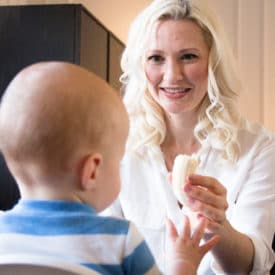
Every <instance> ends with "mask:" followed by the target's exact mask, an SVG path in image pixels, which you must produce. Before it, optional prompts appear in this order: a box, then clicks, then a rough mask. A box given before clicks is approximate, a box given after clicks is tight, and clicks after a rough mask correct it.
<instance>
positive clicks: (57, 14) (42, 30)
mask: <svg viewBox="0 0 275 275" xmlns="http://www.w3.org/2000/svg"><path fill="white" fill-rule="evenodd" d="M74 46H75V6H74V5H49V6H46V5H44V6H43V5H41V6H2V7H0V60H1V62H0V94H2V93H3V91H4V89H5V88H6V86H7V85H8V83H9V82H10V80H11V79H12V78H13V77H14V75H15V74H16V73H17V72H18V71H19V70H21V69H22V68H23V67H25V66H27V65H29V64H32V63H34V62H38V61H47V60H61V61H68V62H73V63H75V62H76V63H77V60H76V55H75V47H74Z"/></svg>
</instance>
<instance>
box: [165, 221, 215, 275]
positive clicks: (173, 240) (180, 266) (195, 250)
mask: <svg viewBox="0 0 275 275" xmlns="http://www.w3.org/2000/svg"><path fill="white" fill-rule="evenodd" d="M167 226H168V239H169V243H170V250H169V252H168V253H167V265H168V270H167V271H168V272H167V274H168V275H182V274H184V275H194V274H197V269H198V266H199V264H200V262H201V260H202V258H203V257H204V255H205V254H206V253H207V252H208V251H209V250H211V249H212V248H213V247H214V246H215V245H216V244H217V242H218V241H219V237H218V236H214V237H212V238H211V239H210V240H208V241H207V242H205V243H204V244H200V241H201V239H202V237H203V234H204V229H205V226H206V220H205V219H204V218H201V219H200V222H199V223H198V225H197V227H196V228H195V230H194V232H193V234H191V229H190V221H189V218H188V217H187V216H184V226H183V230H182V232H181V233H180V234H178V232H177V230H176V228H175V226H174V224H173V223H172V222H171V221H170V220H168V222H167Z"/></svg>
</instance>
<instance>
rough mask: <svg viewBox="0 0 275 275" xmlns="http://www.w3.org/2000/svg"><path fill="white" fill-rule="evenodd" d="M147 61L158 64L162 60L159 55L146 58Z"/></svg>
mask: <svg viewBox="0 0 275 275" xmlns="http://www.w3.org/2000/svg"><path fill="white" fill-rule="evenodd" d="M147 60H148V61H150V62H153V63H160V62H162V61H163V60H164V58H163V57H162V56H161V55H151V56H149V57H148V58H147Z"/></svg>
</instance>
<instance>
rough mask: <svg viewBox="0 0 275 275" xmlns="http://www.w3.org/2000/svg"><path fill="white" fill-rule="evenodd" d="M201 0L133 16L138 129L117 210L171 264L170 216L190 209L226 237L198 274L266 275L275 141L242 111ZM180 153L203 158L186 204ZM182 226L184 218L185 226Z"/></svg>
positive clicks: (127, 57) (223, 49)
mask: <svg viewBox="0 0 275 275" xmlns="http://www.w3.org/2000/svg"><path fill="white" fill-rule="evenodd" d="M199 4H200V3H199V1H198V3H197V4H195V3H194V2H193V1H183V0H182V1H180V0H155V1H153V2H152V3H151V4H150V5H149V6H148V7H147V8H146V9H145V10H144V11H142V12H141V14H140V15H138V16H137V18H136V19H135V21H134V22H133V24H132V26H131V28H130V32H129V37H128V41H127V44H126V49H125V51H124V53H123V56H122V69H123V71H124V73H123V75H122V77H121V80H122V82H124V84H125V96H124V102H125V104H126V107H127V109H128V113H129V116H130V126H131V131H130V135H129V139H128V146H127V154H126V155H125V157H124V160H123V162H122V165H121V175H122V184H123V187H122V192H121V194H120V197H119V200H118V201H117V202H116V203H115V204H114V206H113V208H112V211H113V214H116V215H122V216H124V217H126V218H127V219H131V220H133V221H134V222H135V224H136V225H137V226H138V228H139V229H140V230H141V232H142V233H143V235H144V237H145V239H146V240H147V242H148V244H149V246H150V248H151V249H152V251H153V254H154V256H155V257H156V259H157V263H158V265H159V266H160V268H161V269H162V271H163V272H165V270H166V263H165V255H166V254H167V240H166V229H165V220H166V218H167V217H170V218H171V219H172V220H173V221H174V222H175V223H178V224H179V223H180V220H181V216H182V213H183V212H184V211H186V209H189V210H191V211H192V213H193V216H195V217H200V216H204V217H206V218H207V220H208V225H207V228H206V232H205V236H204V238H205V240H207V239H208V238H210V237H211V236H212V235H213V234H218V235H219V236H220V237H221V240H220V242H219V243H218V245H217V246H216V247H215V248H213V249H212V251H211V253H208V254H207V255H206V257H205V258H204V259H203V261H202V263H201V265H200V268H199V271H198V274H229V273H230V274H248V273H251V274H266V273H267V272H269V270H270V268H271V266H272V264H273V263H274V253H273V251H272V247H271V243H272V238H273V234H274V231H275V218H274V217H275V210H274V208H275V206H274V204H275V169H274V168H273V167H274V163H275V141H274V136H273V135H272V134H270V133H268V132H267V131H266V130H265V129H263V128H262V127H261V126H258V125H255V124H252V123H250V122H248V121H247V120H245V119H244V118H242V117H241V115H240V113H239V111H238V110H237V106H236V105H237V100H238V94H239V92H240V90H241V85H240V81H239V80H238V74H237V72H235V66H234V63H233V62H232V60H233V57H232V54H231V51H230V49H229V48H228V43H227V41H226V39H225V37H224V35H223V30H222V29H221V25H220V23H219V22H218V21H217V20H216V19H215V17H214V15H213V14H212V13H210V12H208V11H207V10H206V9H205V7H203V8H202V7H200V6H199ZM178 154H186V155H194V156H195V157H197V158H198V159H199V167H198V169H197V171H196V174H193V175H191V176H189V177H187V178H186V180H185V183H184V187H183V190H182V191H183V192H184V193H185V195H186V196H187V197H188V201H187V204H186V205H180V204H179V203H178V202H177V200H176V198H175V196H174V195H173V192H172V189H171V184H170V182H169V180H168V178H169V177H168V175H169V172H171V170H172V167H173V162H174V159H175V157H176V156H177V155H178ZM178 226H180V225H178Z"/></svg>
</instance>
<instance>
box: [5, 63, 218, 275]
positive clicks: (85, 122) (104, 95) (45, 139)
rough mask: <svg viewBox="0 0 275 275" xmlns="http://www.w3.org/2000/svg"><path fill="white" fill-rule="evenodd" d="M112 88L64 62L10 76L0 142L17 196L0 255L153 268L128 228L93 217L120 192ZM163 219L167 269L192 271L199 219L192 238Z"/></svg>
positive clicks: (117, 103) (120, 109)
mask: <svg viewBox="0 0 275 275" xmlns="http://www.w3.org/2000/svg"><path fill="white" fill-rule="evenodd" d="M128 124H129V122H128V116H127V113H126V110H125V108H124V105H123V103H122V101H121V99H120V98H119V96H118V95H117V94H116V92H115V91H114V90H113V89H112V88H111V87H110V86H109V85H108V84H107V83H105V82H104V81H103V80H101V79H100V78H98V77H96V76H95V75H94V74H92V73H91V72H88V71H86V70H85V69H83V68H81V67H79V66H77V65H73V64H69V63H63V62H42V63H38V64H34V65H31V66H29V67H27V68H25V69H23V70H22V71H21V72H19V73H18V75H16V76H15V78H14V79H13V80H12V82H11V83H10V85H9V86H8V88H7V90H6V91H5V94H4V96H3V98H2V102H1V106H0V148H1V151H2V153H3V155H4V157H5V160H6V162H7V165H8V167H9V169H10V171H11V173H12V174H13V176H14V178H15V179H16V181H17V184H18V186H19V190H20V194H21V199H20V200H19V202H18V204H17V205H16V206H15V207H14V208H13V209H11V210H9V211H6V212H5V213H4V214H1V215H0V257H1V255H4V254H6V253H13V252H15V251H16V252H17V253H28V254H31V253H33V254H38V255H51V256H54V257H56V258H60V259H63V260H67V261H70V262H74V263H78V264H80V265H84V266H87V267H89V268H91V269H93V270H96V271H97V272H99V273H101V274H107V273H108V274H134V275H137V274H158V273H159V271H158V269H157V266H156V264H155V261H154V258H153V256H152V254H151V252H150V250H149V248H148V246H147V244H146V242H145V241H144V240H143V238H142V237H141V235H140V234H139V232H138V231H137V229H136V228H135V226H134V225H133V224H132V223H131V222H129V221H126V220H121V219H117V218H112V217H103V216H99V215H97V213H98V212H100V211H102V210H104V209H105V208H106V207H108V206H109V205H110V204H111V203H112V202H113V201H114V200H115V199H116V198H117V196H118V194H119V191H120V177H119V164H120V160H121V158H122V156H123V154H124V148H125V143H126V139H127V135H128V128H129V125H128ZM184 224H185V225H184V228H183V230H182V233H181V234H178V233H177V231H176V229H175V227H174V225H173V224H172V223H171V222H169V221H168V227H169V236H170V242H171V247H172V252H171V254H169V255H168V258H167V259H168V261H169V265H170V266H171V269H170V271H169V272H170V274H183V273H184V274H196V270H197V267H198V265H199V263H200V261H201V259H202V257H203V256H204V255H205V253H206V252H207V251H209V250H210V249H211V248H212V247H213V246H214V245H215V244H216V243H217V241H218V237H214V238H212V239H211V240H209V241H208V242H206V243H205V244H203V245H200V240H201V238H202V235H203V231H204V227H205V221H204V220H202V221H201V223H200V224H199V225H198V227H197V229H196V230H195V232H194V234H193V235H192V236H190V224H189V220H188V219H187V218H186V221H185V223H184Z"/></svg>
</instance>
